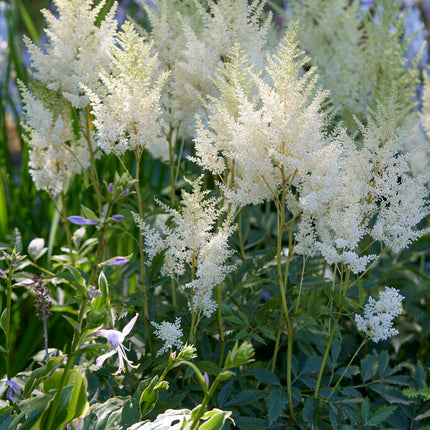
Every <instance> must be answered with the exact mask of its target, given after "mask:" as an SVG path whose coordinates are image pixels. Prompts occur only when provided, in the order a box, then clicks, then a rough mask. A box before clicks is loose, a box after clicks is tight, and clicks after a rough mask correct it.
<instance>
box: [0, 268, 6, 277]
mask: <svg viewBox="0 0 430 430" xmlns="http://www.w3.org/2000/svg"><path fill="white" fill-rule="evenodd" d="M0 278H7V276H6V273H4V272H3V270H1V269H0Z"/></svg>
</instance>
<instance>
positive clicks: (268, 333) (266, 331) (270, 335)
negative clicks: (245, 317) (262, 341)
mask: <svg viewBox="0 0 430 430" xmlns="http://www.w3.org/2000/svg"><path fill="white" fill-rule="evenodd" d="M258 329H259V330H260V331H261V333H263V334H264V336H266V337H268V338H269V339H271V340H273V341H275V342H276V336H275V334H274V333H273V332H272V330H270V329H268V328H267V327H264V326H261V327H258Z"/></svg>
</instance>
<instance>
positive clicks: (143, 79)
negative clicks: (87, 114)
mask: <svg viewBox="0 0 430 430" xmlns="http://www.w3.org/2000/svg"><path fill="white" fill-rule="evenodd" d="M117 43H118V46H113V47H112V49H111V58H112V62H111V64H110V73H107V72H102V73H100V79H101V81H102V86H101V87H100V88H99V90H98V91H97V93H96V92H94V91H91V89H89V88H86V92H87V94H88V96H89V98H90V101H91V106H92V113H93V114H94V116H95V119H94V125H95V127H96V129H97V142H98V145H99V146H100V147H101V148H102V149H103V151H104V152H106V153H111V152H112V153H114V154H116V155H118V156H119V155H121V154H123V153H124V152H125V151H126V150H128V149H130V150H133V151H137V153H138V154H140V153H141V151H142V150H143V149H144V148H145V147H146V146H147V145H148V144H150V143H151V142H152V141H154V140H155V139H156V137H157V133H158V131H159V128H160V123H159V122H158V118H159V116H160V114H161V110H160V107H159V100H160V94H161V88H162V86H163V83H164V81H165V79H166V77H167V76H166V74H162V75H161V76H156V75H155V69H156V68H157V61H158V60H157V55H151V49H152V44H151V43H145V41H144V40H143V38H142V37H141V36H139V34H138V33H137V31H136V30H135V28H134V26H133V24H132V23H131V22H129V21H127V22H126V23H125V24H124V25H123V26H122V29H121V32H119V33H118V35H117Z"/></svg>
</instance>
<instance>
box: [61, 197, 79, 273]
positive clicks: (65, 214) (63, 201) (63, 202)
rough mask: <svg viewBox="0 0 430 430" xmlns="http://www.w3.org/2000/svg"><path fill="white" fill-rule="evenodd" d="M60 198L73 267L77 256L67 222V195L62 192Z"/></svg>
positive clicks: (62, 219)
mask: <svg viewBox="0 0 430 430" xmlns="http://www.w3.org/2000/svg"><path fill="white" fill-rule="evenodd" d="M60 198H61V221H62V222H63V225H64V229H65V230H66V240H67V246H68V248H69V255H70V261H71V264H72V266H74V265H75V256H74V254H73V246H72V232H71V231H70V226H69V221H68V220H67V208H66V195H65V193H64V192H61V194H60Z"/></svg>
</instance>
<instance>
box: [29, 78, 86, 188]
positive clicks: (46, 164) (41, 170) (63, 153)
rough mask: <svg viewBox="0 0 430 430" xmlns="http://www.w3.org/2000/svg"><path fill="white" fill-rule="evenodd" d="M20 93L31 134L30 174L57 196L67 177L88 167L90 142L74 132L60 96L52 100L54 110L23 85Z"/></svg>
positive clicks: (39, 184)
mask: <svg viewBox="0 0 430 430" xmlns="http://www.w3.org/2000/svg"><path fill="white" fill-rule="evenodd" d="M21 96H22V100H23V105H24V116H25V120H26V125H25V128H26V130H27V133H28V137H29V146H30V152H29V158H30V160H29V163H28V164H29V167H30V174H31V177H32V179H33V182H34V184H35V186H36V189H38V190H45V191H47V192H48V193H49V194H51V195H52V196H56V195H57V194H59V193H61V191H62V189H63V184H64V182H65V181H66V180H71V179H72V177H73V176H74V175H75V174H80V173H81V172H82V170H84V169H86V168H88V166H89V159H90V156H89V151H88V145H87V142H86V140H85V139H84V138H83V137H77V136H76V135H75V134H74V131H73V125H72V121H71V119H70V106H69V104H68V102H66V101H65V100H64V99H62V98H58V100H57V103H55V104H54V103H52V105H53V106H54V107H53V108H52V110H51V109H50V108H49V107H48V106H47V105H46V103H44V102H42V100H38V99H36V98H35V97H34V96H33V95H32V94H31V93H30V92H29V91H28V90H27V89H26V88H25V87H24V86H23V85H21ZM52 101H53V100H52V99H51V102H52Z"/></svg>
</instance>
